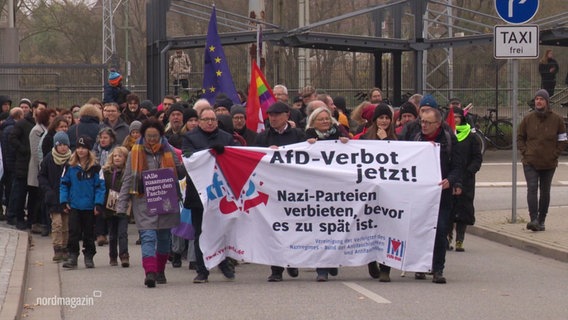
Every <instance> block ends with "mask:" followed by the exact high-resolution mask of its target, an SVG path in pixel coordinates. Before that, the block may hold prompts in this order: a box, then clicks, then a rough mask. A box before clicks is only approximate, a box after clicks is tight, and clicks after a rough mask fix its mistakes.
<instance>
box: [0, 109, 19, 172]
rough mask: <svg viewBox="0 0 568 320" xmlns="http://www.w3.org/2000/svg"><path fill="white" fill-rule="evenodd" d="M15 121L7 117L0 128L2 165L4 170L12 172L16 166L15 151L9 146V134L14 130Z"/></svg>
mask: <svg viewBox="0 0 568 320" xmlns="http://www.w3.org/2000/svg"><path fill="white" fill-rule="evenodd" d="M15 124H16V120H14V118H12V117H8V119H6V121H4V123H2V125H1V126H0V130H2V141H1V144H2V160H3V164H4V170H6V171H9V172H13V171H14V166H15V164H16V150H15V149H14V147H12V145H11V144H10V134H11V133H12V131H13V130H14V125H15Z"/></svg>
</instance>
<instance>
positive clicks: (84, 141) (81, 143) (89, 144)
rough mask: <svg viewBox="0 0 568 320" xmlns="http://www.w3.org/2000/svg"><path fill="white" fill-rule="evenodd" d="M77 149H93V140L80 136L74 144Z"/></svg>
mask: <svg viewBox="0 0 568 320" xmlns="http://www.w3.org/2000/svg"><path fill="white" fill-rule="evenodd" d="M76 146H77V148H85V149H89V150H91V149H93V139H91V137H89V136H80V137H79V139H77V143H76Z"/></svg>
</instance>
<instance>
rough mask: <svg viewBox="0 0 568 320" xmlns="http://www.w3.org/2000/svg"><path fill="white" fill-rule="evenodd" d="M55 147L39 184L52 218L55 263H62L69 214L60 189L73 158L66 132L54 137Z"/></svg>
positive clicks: (42, 170) (48, 212)
mask: <svg viewBox="0 0 568 320" xmlns="http://www.w3.org/2000/svg"><path fill="white" fill-rule="evenodd" d="M53 142H54V143H53V147H51V149H50V150H49V152H48V153H47V154H46V155H45V157H44V159H43V161H42V162H41V164H40V169H39V172H38V182H39V186H40V188H41V190H43V191H44V192H42V194H43V196H42V197H43V199H41V200H42V204H43V205H44V208H45V210H46V212H47V214H49V216H50V217H51V219H50V220H51V239H52V245H53V252H54V255H53V258H52V261H54V262H62V261H64V260H65V258H66V255H67V244H68V239H69V231H68V228H67V226H68V224H69V212H65V211H64V210H63V208H62V206H61V203H60V202H59V201H60V200H59V189H60V185H59V184H60V180H61V175H62V174H63V171H64V168H65V167H66V165H67V161H68V160H69V158H70V157H71V150H69V145H70V143H69V136H68V135H67V133H65V131H59V132H57V133H55V135H53Z"/></svg>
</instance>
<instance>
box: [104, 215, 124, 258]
mask: <svg viewBox="0 0 568 320" xmlns="http://www.w3.org/2000/svg"><path fill="white" fill-rule="evenodd" d="M106 222H107V225H108V255H109V257H111V258H117V257H118V255H120V256H122V255H125V254H128V217H127V216H120V217H119V216H112V217H108V218H107V219H106ZM117 245H118V251H117V250H116V249H117Z"/></svg>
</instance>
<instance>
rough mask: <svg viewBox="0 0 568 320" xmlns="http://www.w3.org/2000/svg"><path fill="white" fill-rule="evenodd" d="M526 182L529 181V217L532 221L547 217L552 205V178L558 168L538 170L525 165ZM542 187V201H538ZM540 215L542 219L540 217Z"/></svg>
mask: <svg viewBox="0 0 568 320" xmlns="http://www.w3.org/2000/svg"><path fill="white" fill-rule="evenodd" d="M523 170H524V172H525V180H526V181H527V203H528V206H529V215H530V218H531V221H532V220H536V219H537V218H542V220H544V217H546V214H547V213H548V206H549V204H550V187H551V185H552V177H553V176H554V171H556V168H552V169H546V170H537V169H535V168H534V167H533V166H531V165H526V164H525V165H523ZM539 186H540V200H539V199H538V189H539ZM539 214H540V215H541V217H539Z"/></svg>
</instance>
